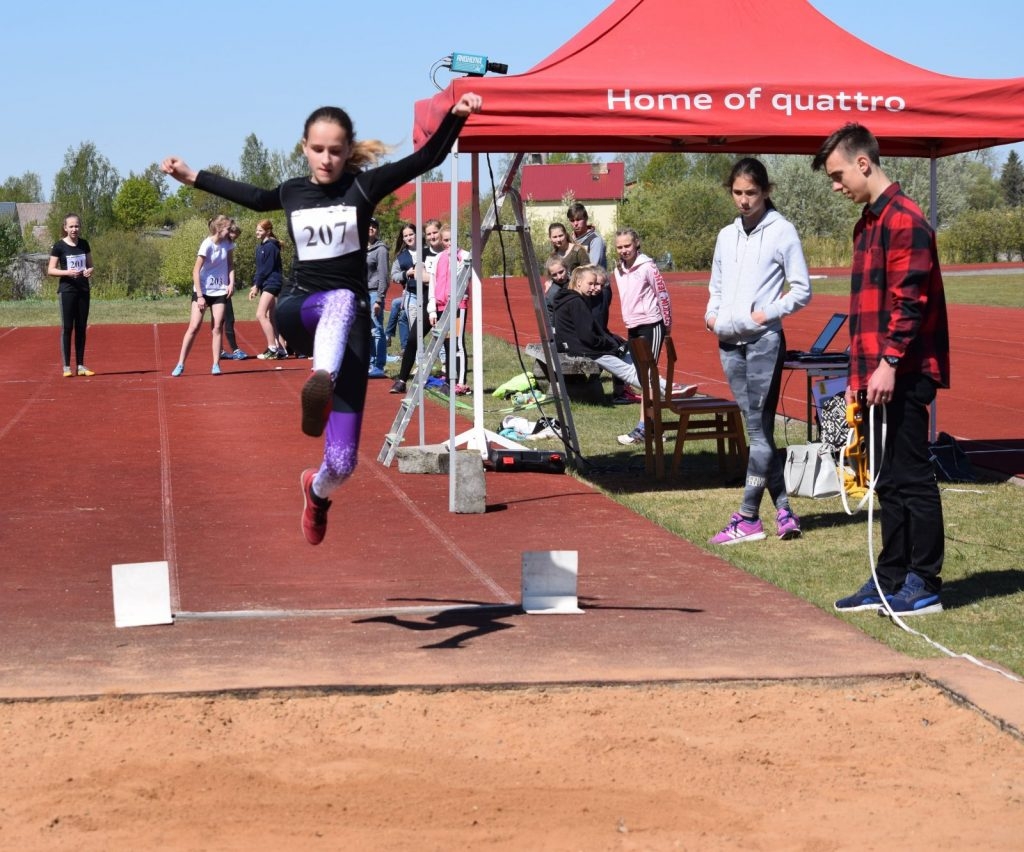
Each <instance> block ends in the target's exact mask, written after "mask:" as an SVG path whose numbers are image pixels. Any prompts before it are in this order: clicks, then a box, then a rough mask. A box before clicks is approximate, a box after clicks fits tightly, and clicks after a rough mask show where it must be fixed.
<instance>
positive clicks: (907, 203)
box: [812, 124, 949, 617]
mask: <svg viewBox="0 0 1024 852" xmlns="http://www.w3.org/2000/svg"><path fill="white" fill-rule="evenodd" d="M812 167H813V168H814V169H815V171H817V170H820V169H821V168H822V167H824V169H825V173H826V175H827V176H828V179H829V180H830V181H831V183H832V189H833V190H834V191H835V192H841V193H842V194H843V195H845V196H846V197H847V198H849V199H850V200H851V201H853V202H855V203H857V204H863V205H865V206H864V212H863V214H862V216H861V218H860V221H859V222H858V223H857V225H856V227H855V228H854V231H853V242H854V254H853V268H852V271H851V276H850V338H851V344H850V384H849V387H848V388H847V390H846V397H847V402H852V401H854V400H855V399H856V398H857V397H858V394H859V395H860V401H861V403H862V404H863V403H864V402H866V403H867V405H871V406H878V407H879V408H882V407H884V410H885V420H886V437H885V444H884V446H883V447H882V448H881V458H880V459H879V458H878V454H877V453H876V465H877V464H880V465H881V471H880V473H879V476H878V482H877V487H876V490H877V493H878V499H879V502H880V504H881V526H882V551H881V553H880V554H879V556H878V565H877V571H876V573H877V576H878V586H879V587H880V588H876V586H875V582H874V579H873V578H868V581H867V582H866V583H865V584H864V585H863V586H862V587H861V588H860V589H859V590H858V591H857V592H855V593H854V594H852V595H850V596H849V597H846V598H842V599H841V600H838V601H836V602H835V607H836V609H837V610H841V611H843V612H856V611H860V610H877V609H879V608H880V607H881V605H882V600H881V597H880V596H879V591H881V593H882V594H884V595H885V597H886V600H887V601H888V603H889V606H890V607H891V609H892V611H893V612H894V613H895V614H896V615H899V616H901V617H902V616H907V615H925V614H927V613H933V612H941V611H942V601H941V598H940V596H939V590H940V588H941V585H942V580H941V578H940V576H939V574H940V572H941V570H942V561H943V556H944V527H943V519H942V501H941V498H940V496H939V489H938V485H937V484H936V482H935V473H934V469H933V467H932V463H931V460H930V459H929V454H928V424H929V406H930V405H931V403H932V402H933V401H934V399H935V393H936V390H937V389H938V388H940V387H942V388H946V387H949V324H948V321H947V318H946V298H945V293H944V291H943V286H942V273H941V271H940V270H939V256H938V250H937V249H936V245H935V232H934V231H933V230H932V228H931V226H930V225H929V224H928V221H927V219H925V217H924V214H923V213H922V212H921V208H920V207H918V206H917V204H915V203H914V202H913V201H912V200H911V199H910V198H908V197H907V196H906V195H905V194H904V193H903V191H902V190H901V189H900V186H899V184H898V183H893V182H892V181H890V180H889V178H888V177H886V175H885V172H884V171H883V170H882V167H881V164H880V161H879V151H878V140H877V139H875V137H874V135H873V134H872V133H871V132H870V131H869V130H868V129H867V128H865V127H863V126H861V125H859V124H847V125H845V126H844V127H842V128H840V129H839V130H837V131H836V132H835V133H833V134H832V135H831V136H830V137H829V138H828V139H827V140H825V143H824V144H823V145H822V146H821V149H820V150H819V151H818V154H817V155H816V156H815V158H814V162H813V164H812ZM876 414H880V412H876ZM875 419H876V427H877V426H878V425H879V424H880V422H881V420H882V418H881V417H880V416H877V417H876V418H875Z"/></svg>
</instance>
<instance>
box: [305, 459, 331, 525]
mask: <svg viewBox="0 0 1024 852" xmlns="http://www.w3.org/2000/svg"><path fill="white" fill-rule="evenodd" d="M315 476H316V471H315V470H314V469H313V468H311V467H310V468H306V470H304V471H302V475H301V476H300V477H299V484H300V485H301V486H302V534H303V535H304V536H305V537H306V541H308V542H309V543H310V544H320V542H322V541H323V540H324V534H325V533H326V532H327V510H328V509H330V508H331V501H330V500H328V499H327V498H326V497H317V496H316V494H314V493H313V477H315Z"/></svg>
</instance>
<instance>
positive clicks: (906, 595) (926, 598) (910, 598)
mask: <svg viewBox="0 0 1024 852" xmlns="http://www.w3.org/2000/svg"><path fill="white" fill-rule="evenodd" d="M885 599H886V601H887V602H888V603H889V609H891V610H892V612H893V615H898V616H901V617H902V616H905V615H931V614H932V613H935V612H942V600H941V599H940V598H939V593H938V592H930V591H928V589H926V588H925V585H924V580H922V579H921V578H920V577H918V576H917V574H907V579H906V580H904V581H903V587H902V588H901V589H900V590H899V591H898V592H896V594H894V595H886V596H885Z"/></svg>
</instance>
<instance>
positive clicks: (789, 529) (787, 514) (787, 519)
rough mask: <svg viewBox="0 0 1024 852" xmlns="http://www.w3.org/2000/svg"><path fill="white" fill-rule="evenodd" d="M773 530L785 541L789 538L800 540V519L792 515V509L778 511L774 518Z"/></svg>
mask: <svg viewBox="0 0 1024 852" xmlns="http://www.w3.org/2000/svg"><path fill="white" fill-rule="evenodd" d="M775 529H776V531H777V532H778V534H779V538H781V539H782V540H783V541H786V540H788V539H791V538H800V536H801V535H802V533H801V532H800V519H799V518H798V517H797V516H796V515H794V514H793V510H792V509H779V511H778V513H777V514H776V516H775Z"/></svg>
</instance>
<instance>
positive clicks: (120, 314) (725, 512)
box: [0, 275, 1024, 674]
mask: <svg viewBox="0 0 1024 852" xmlns="http://www.w3.org/2000/svg"><path fill="white" fill-rule="evenodd" d="M946 284H947V287H946V292H947V296H948V298H949V301H950V302H959V303H969V304H986V305H989V304H991V305H996V306H1005V307H1024V298H1022V292H1024V276H1019V275H978V276H973V275H972V276H950V277H949V278H947V280H946ZM815 286H816V289H817V290H818V292H823V293H824V292H835V293H837V294H842V293H846V292H848V286H849V285H848V282H847V281H845V280H843V279H831V280H827V281H821V282H815ZM235 311H236V314H237V316H238V317H239V319H252V318H253V316H254V309H253V303H251V302H249V301H248V300H246V299H244V298H236V299H235ZM90 318H91V321H92V322H94V323H105V322H111V323H150V322H178V323H184V322H186V320H187V318H188V301H187V299H186V298H185V297H178V298H175V299H166V300H162V301H155V302H153V301H137V302H136V301H110V302H104V301H99V300H97V301H94V302H93V304H92V310H91V316H90ZM57 321H58V313H57V306H56V304H55V303H54V302H52V301H45V300H34V301H27V302H2V303H0V326H30V325H56V324H57ZM484 365H485V367H484V385H485V388H486V389H487V390H486V392H487V393H488V394H489V391H490V390H491V389H493V388H494V387H496V386H498V385H500V384H501V383H503V382H504V381H506V380H507V379H509V378H510V377H512V376H513V375H515V374H517V373H518V372H520V370H521V369H522V367H521V366H520V363H519V362H518V360H517V358H516V354H515V349H514V347H512V346H511V345H510V344H508V343H506V342H505V341H502V340H498V339H495V338H490V337H488V338H485V340H484ZM526 367H527V369H529V367H530V365H529V364H527V365H526ZM607 389H608V385H607V383H606V390H607ZM505 405H507V403H505V402H503V401H500V400H498V399H495V398H493V397H491V396H490V395H488V396H487V397H486V402H485V409H486V411H487V414H486V423H485V425H486V426H487V428H490V429H493V430H495V431H498V430H499V429H500V424H501V419H502V417H503V416H504V413H503V412H501V411H500V410H499V409H501V408H502V407H504V406H505ZM550 409H551V410H550V411H548V412H546V413H549V414H551V415H552V416H553V415H554V411H553V406H551V407H550ZM522 413H523V414H524V416H527V417H529V418H530V419H536V416H537V414H536V412H532V411H524V412H522ZM572 415H573V420H574V423H575V426H576V430H577V434H578V436H579V440H580V451H581V455H582V460H583V464H582V465H581V470H580V471H579V472H576V473H573V474H572V475H574V476H578V477H579V478H581V479H583V480H585V481H587V482H590V483H591V484H593V485H594V486H595V487H597V488H599V489H600V490H601V491H603V492H604V493H605V494H607V495H608V496H609V497H610V498H611V499H613V500H615V501H617V502H619V503H622V504H623V505H624V506H627V507H629V508H630V509H632V510H633V511H635V512H636V513H637V514H639V515H642V516H644V517H646V518H649V519H650V520H651V521H652V522H654V523H656V524H658V525H659V526H662V527H664V528H665V529H667V530H669V531H670V532H672V533H674V534H675V535H678V536H679V537H680V539H685V540H687V541H690V542H693V543H694V544H696V545H697V546H698V547H701V548H703V549H706V550H709V551H712V552H714V553H715V554H716V555H717V556H719V557H721V558H722V559H724V560H726V561H728V562H730V563H732V564H733V565H735V566H737V567H738V568H740V569H742V570H744V571H747V572H749V573H750V574H753V575H755V576H757V577H761V578H763V579H765V580H766V581H768V582H770V583H773V584H775V585H776V586H779V587H780V588H783V589H786V590H787V591H789V592H791V593H793V594H794V595H797V596H799V597H801V598H804V599H806V600H807V601H809V602H811V603H812V604H814V605H816V606H819V607H821V608H822V609H824V610H826V611H827V612H830V613H832V612H833V610H832V601H833V600H835V598H837V597H841V596H843V595H845V594H848V593H850V592H852V591H853V590H854V589H856V588H857V587H858V586H860V584H861V583H862V582H863V581H864V579H865V578H866V577H867V576H868V571H869V568H868V550H867V515H866V513H864V512H862V513H860V514H858V515H856V516H854V517H848V516H847V515H846V514H844V512H843V509H842V506H841V504H840V502H839V500H838V498H835V499H830V500H823V501H813V500H807V499H802V498H794V499H793V507H794V510H795V511H796V512H797V514H798V515H799V516H800V518H801V520H802V522H803V526H804V529H805V531H806V533H805V535H804V537H803V538H802V539H798V540H796V541H788V542H780V541H778V540H776V539H775V538H774V537H771V538H769V539H768V540H767V541H765V542H763V543H758V544H756V545H750V546H744V547H733V548H712V547H710V546H708V545H707V544H706V542H707V540H708V539H709V538H710V537H711V536H712V535H714V534H715V533H716V532H717V531H718V530H719V529H720V528H721V527H722V525H723V524H724V523H725V520H726V519H727V518H728V517H729V515H730V514H731V513H732V512H734V511H735V510H736V507H737V505H738V501H739V498H740V487H741V482H740V479H739V477H737V476H735V475H732V481H731V482H724V481H723V477H722V476H721V475H720V473H719V470H718V462H717V457H716V456H715V454H714V445H713V444H709V443H691V444H688V445H687V447H686V448H685V454H684V458H683V469H682V472H681V474H680V476H679V477H677V478H676V479H672V478H668V479H666V480H665V481H663V482H656V481H654V480H653V478H652V477H649V476H648V475H647V474H645V473H644V457H643V448H642V447H639V448H634V447H622V446H621V445H619V444H618V443H617V441H616V440H615V438H616V436H617V435H619V434H621V433H623V432H627V431H629V430H630V429H632V428H633V426H635V425H636V417H637V407H636V406H613V405H608V404H587V403H583V402H574V403H573V405H572ZM781 431H782V427H781V426H780V435H779V438H780V441H779V443H780V445H784V444H785V443H787V441H786V440H785V438H784V436H783V435H782V434H781ZM790 431H791V435H790V441H789V442H799V441H800V440H801V438H800V436H799V435H800V434H802V433H803V428H802V424H801V425H800V428H798V429H797V432H798V433H799V434H798V435H793V434H792V429H791V430H790ZM538 446H541V447H552V448H554V447H558V446H559V443H558V442H557V441H555V442H552V441H547V442H539V444H538ZM669 446H671V444H670V445H669ZM942 497H943V508H944V511H945V517H946V563H945V566H944V568H943V580H944V596H943V602H944V605H945V607H946V611H945V612H944V613H942V614H941V615H935V616H929V617H927V618H922V619H918V620H917V621H916V622H913V621H912V626H913V627H915V628H916V629H918V630H921V631H922V632H925V633H927V634H928V635H929V636H930V637H932V638H933V639H934V640H936V641H937V642H939V643H941V644H942V645H945V646H946V647H947V648H949V649H951V650H953V651H956V652H964V653H970V654H972V655H974V656H977V657H982V658H985V659H989V660H993V661H995V662H998V663H1000V664H1002V665H1004V666H1006V667H1008V668H1010V669H1012V670H1014V671H1016V672H1018V673H1020V674H1024V631H1021V629H1020V625H1021V624H1022V623H1024V569H1022V568H1021V567H1020V566H1021V565H1022V564H1024V545H1022V544H1021V543H1019V542H1018V541H1017V540H1016V539H1014V538H1010V537H1008V536H1007V530H1008V529H1012V528H1013V527H1012V522H1011V521H1009V520H1008V519H1014V518H1021V517H1024V489H1022V488H1020V487H1018V486H1016V485H1013V484H1007V483H996V482H986V483H980V484H976V485H953V486H946V485H944V486H943V488H942ZM877 546H878V534H877V529H876V531H875V547H876V549H877ZM835 617H837V618H844V619H846V620H849V621H850V622H851V623H853V624H855V625H856V626H857V627H858V628H859V629H861V630H863V631H864V632H865V633H867V634H869V635H871V636H874V637H875V638H877V639H878V640H880V641H882V642H884V643H886V644H887V645H889V646H890V647H892V648H894V649H896V650H898V651H900V652H903V653H906V654H909V655H912V656H921V657H927V656H936V655H938V654H939V652H938V651H936V650H934V649H933V648H931V647H930V646H929V645H927V644H926V643H925V642H924V641H923V640H921V639H919V638H916V637H914V636H911V635H909V634H906V633H904V632H903V631H901V630H899V629H898V628H897V627H895V626H894V625H892V624H891V623H890V622H889V621H888V620H887V619H883V618H879V617H877V616H876V615H874V614H870V613H858V614H851V615H846V616H839V615H835Z"/></svg>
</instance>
